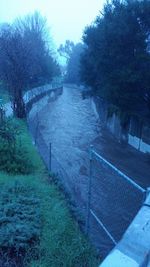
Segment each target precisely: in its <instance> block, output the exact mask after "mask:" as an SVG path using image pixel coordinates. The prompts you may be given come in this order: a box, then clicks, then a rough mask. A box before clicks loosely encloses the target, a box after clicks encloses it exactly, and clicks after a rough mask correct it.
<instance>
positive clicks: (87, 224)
mask: <svg viewBox="0 0 150 267" xmlns="http://www.w3.org/2000/svg"><path fill="white" fill-rule="evenodd" d="M92 150H93V145H91V146H90V155H89V156H90V170H89V180H88V195H87V218H86V234H88V233H89V220H90V205H91V182H92Z"/></svg>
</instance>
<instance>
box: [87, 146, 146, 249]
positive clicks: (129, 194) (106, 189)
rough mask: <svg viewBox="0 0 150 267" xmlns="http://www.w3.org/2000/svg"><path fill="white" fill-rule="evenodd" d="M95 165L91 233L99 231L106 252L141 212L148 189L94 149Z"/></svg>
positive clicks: (91, 199) (90, 219)
mask: <svg viewBox="0 0 150 267" xmlns="http://www.w3.org/2000/svg"><path fill="white" fill-rule="evenodd" d="M91 168H92V177H91V198H90V205H89V206H90V218H89V234H90V235H92V236H93V233H94V231H97V232H98V235H99V236H100V245H99V246H100V250H101V251H103V253H104V254H105V253H107V251H109V250H110V248H112V247H113V245H115V244H116V243H117V242H118V241H119V240H120V239H121V237H122V235H123V234H124V232H125V231H126V229H127V227H128V226H129V224H130V223H131V221H132V220H133V218H134V217H135V215H136V214H137V212H138V210H139V209H140V207H141V206H142V203H143V198H144V192H145V191H144V189H143V188H141V187H140V186H138V185H136V184H135V183H134V182H132V180H130V178H129V177H127V176H126V175H124V174H123V173H121V172H120V171H118V170H117V169H116V168H115V167H114V166H113V165H111V164H109V162H107V161H106V160H105V159H103V158H102V157H101V156H99V155H98V154H97V153H95V151H94V150H93V151H92V165H91ZM94 221H95V223H94ZM96 229H97V230H96ZM94 235H95V234H94Z"/></svg>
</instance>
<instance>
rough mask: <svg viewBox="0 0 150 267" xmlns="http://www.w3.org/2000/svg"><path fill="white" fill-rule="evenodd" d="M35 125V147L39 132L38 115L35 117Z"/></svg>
mask: <svg viewBox="0 0 150 267" xmlns="http://www.w3.org/2000/svg"><path fill="white" fill-rule="evenodd" d="M36 119H37V124H36V132H35V141H34V142H35V145H37V139H38V131H39V116H38V113H37V115H36Z"/></svg>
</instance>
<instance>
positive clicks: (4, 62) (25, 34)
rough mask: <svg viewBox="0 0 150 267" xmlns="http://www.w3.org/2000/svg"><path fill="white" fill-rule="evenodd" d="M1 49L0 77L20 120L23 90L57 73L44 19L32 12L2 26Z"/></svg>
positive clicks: (23, 110) (0, 32)
mask: <svg viewBox="0 0 150 267" xmlns="http://www.w3.org/2000/svg"><path fill="white" fill-rule="evenodd" d="M0 50H1V54H0V78H1V80H2V81H3V82H4V83H5V86H7V88H8V90H9V92H10V94H11V96H12V102H13V110H14V114H15V115H16V116H17V117H20V118H23V117H25V105H24V101H23V91H24V90H26V89H27V88H32V87H34V86H37V85H41V84H44V83H47V82H49V81H51V79H52V77H53V75H54V74H55V73H54V72H57V71H58V66H57V63H56V62H55V60H54V59H53V54H52V51H51V50H50V48H49V38H48V29H47V24H46V20H45V18H43V17H42V16H41V15H40V14H39V13H37V12H35V13H34V14H33V15H30V16H27V17H25V18H24V19H17V20H16V21H15V23H13V24H12V25H8V24H4V25H1V28H0Z"/></svg>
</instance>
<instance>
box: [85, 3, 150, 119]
mask: <svg viewBox="0 0 150 267" xmlns="http://www.w3.org/2000/svg"><path fill="white" fill-rule="evenodd" d="M83 41H84V44H85V48H84V52H83V53H82V56H81V68H80V74H81V80H82V82H83V83H84V84H85V85H86V86H90V87H91V88H92V89H93V93H94V94H95V95H99V96H100V97H102V98H103V99H104V100H105V101H106V102H107V103H109V106H110V107H111V109H112V110H113V112H114V111H115V112H118V113H119V114H120V116H122V117H124V118H125V117H126V118H128V116H130V115H136V116H139V117H140V118H141V119H142V118H144V119H150V1H149V0H141V1H140V0H139V1H138V0H112V1H107V3H106V4H105V5H104V8H103V11H102V12H100V13H99V15H98V16H97V18H96V20H95V22H94V23H93V24H92V25H91V26H89V27H87V28H86V29H85V32H84V35H83Z"/></svg>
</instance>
